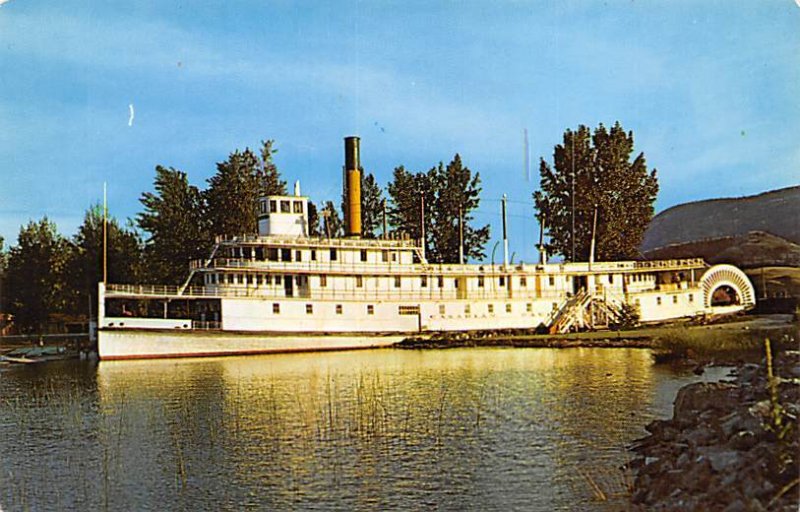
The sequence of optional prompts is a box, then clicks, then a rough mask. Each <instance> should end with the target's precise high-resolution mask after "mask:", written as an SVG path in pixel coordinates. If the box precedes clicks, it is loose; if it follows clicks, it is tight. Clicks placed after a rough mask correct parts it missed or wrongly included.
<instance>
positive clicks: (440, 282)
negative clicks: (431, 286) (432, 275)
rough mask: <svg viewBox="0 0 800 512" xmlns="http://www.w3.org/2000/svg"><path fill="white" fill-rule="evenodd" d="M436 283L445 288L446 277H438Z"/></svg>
mask: <svg viewBox="0 0 800 512" xmlns="http://www.w3.org/2000/svg"><path fill="white" fill-rule="evenodd" d="M436 284H437V285H438V286H439V288H444V277H442V276H439V277H437V278H436Z"/></svg>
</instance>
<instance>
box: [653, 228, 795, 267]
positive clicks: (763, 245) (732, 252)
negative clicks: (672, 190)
mask: <svg viewBox="0 0 800 512" xmlns="http://www.w3.org/2000/svg"><path fill="white" fill-rule="evenodd" d="M644 255H645V256H646V257H647V258H648V259H653V260H661V259H680V258H703V259H704V260H706V261H707V262H708V263H711V264H715V263H731V264H733V265H736V266H737V267H739V268H743V269H747V268H756V267H765V266H778V267H800V245H798V244H796V243H793V242H790V241H789V240H786V239H785V238H781V237H779V236H775V235H772V234H770V233H764V232H763V231H751V232H750V233H747V234H745V235H740V236H726V237H719V238H707V239H704V240H695V241H692V242H685V243H681V244H672V245H667V246H665V247H660V248H658V249H653V250H650V251H646V252H645V253H644Z"/></svg>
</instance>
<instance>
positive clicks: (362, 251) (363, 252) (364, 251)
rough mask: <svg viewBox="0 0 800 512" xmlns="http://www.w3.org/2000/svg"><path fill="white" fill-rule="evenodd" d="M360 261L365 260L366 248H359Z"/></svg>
mask: <svg viewBox="0 0 800 512" xmlns="http://www.w3.org/2000/svg"><path fill="white" fill-rule="evenodd" d="M361 261H367V250H366V249H361Z"/></svg>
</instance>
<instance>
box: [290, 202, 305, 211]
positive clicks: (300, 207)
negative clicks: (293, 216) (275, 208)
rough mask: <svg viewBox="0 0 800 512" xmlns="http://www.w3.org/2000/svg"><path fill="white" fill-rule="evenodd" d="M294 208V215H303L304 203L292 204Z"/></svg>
mask: <svg viewBox="0 0 800 512" xmlns="http://www.w3.org/2000/svg"><path fill="white" fill-rule="evenodd" d="M292 207H293V208H294V213H303V202H302V201H295V202H294V203H293V204H292Z"/></svg>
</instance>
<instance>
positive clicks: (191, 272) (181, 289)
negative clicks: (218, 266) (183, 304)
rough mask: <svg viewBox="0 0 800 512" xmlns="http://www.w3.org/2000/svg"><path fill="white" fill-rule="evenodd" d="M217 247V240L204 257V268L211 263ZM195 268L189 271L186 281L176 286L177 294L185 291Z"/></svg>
mask: <svg viewBox="0 0 800 512" xmlns="http://www.w3.org/2000/svg"><path fill="white" fill-rule="evenodd" d="M217 249H219V240H217V242H216V243H215V244H214V248H213V249H212V250H211V254H210V255H209V256H208V258H206V261H205V262H204V264H203V267H204V268H208V267H209V266H211V263H212V262H213V261H214V256H216V255H217ZM196 270H197V269H194V268H193V269H191V271H189V277H187V278H186V281H184V282H183V285H181V287H180V288H178V295H183V292H184V291H186V288H188V287H189V284H190V283H191V282H192V278H193V277H194V274H195V271H196Z"/></svg>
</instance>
